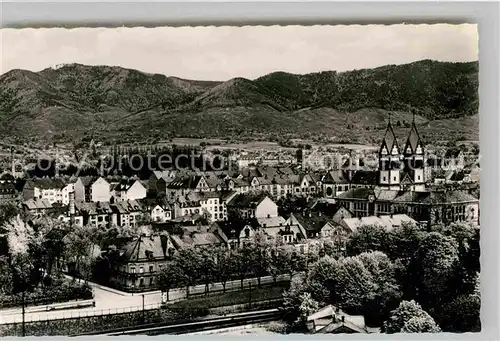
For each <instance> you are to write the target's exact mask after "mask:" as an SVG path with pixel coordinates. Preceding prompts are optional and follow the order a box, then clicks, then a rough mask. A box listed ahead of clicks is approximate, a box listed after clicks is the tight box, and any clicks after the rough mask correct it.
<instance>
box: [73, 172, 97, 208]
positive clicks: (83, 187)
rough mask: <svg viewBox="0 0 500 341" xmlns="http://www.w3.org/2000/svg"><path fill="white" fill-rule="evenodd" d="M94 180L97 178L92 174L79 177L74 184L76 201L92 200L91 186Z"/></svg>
mask: <svg viewBox="0 0 500 341" xmlns="http://www.w3.org/2000/svg"><path fill="white" fill-rule="evenodd" d="M94 181H95V178H94V177H92V176H85V177H78V179H77V180H76V181H75V184H74V186H73V189H74V191H75V201H76V202H90V201H91V186H92V184H93V183H94Z"/></svg>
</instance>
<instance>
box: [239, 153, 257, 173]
mask: <svg viewBox="0 0 500 341" xmlns="http://www.w3.org/2000/svg"><path fill="white" fill-rule="evenodd" d="M260 159H261V158H260V157H258V156H257V155H255V154H242V155H240V157H239V158H238V160H237V164H238V168H239V169H242V168H247V167H249V166H255V165H257V164H258V163H259V162H260Z"/></svg>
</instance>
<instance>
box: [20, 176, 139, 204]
mask: <svg viewBox="0 0 500 341" xmlns="http://www.w3.org/2000/svg"><path fill="white" fill-rule="evenodd" d="M70 192H74V193H75V200H76V201H77V202H120V201H127V200H137V199H143V198H146V194H147V185H146V184H145V182H142V181H140V180H138V179H108V180H107V179H105V178H103V177H78V178H76V179H65V178H37V179H29V180H27V181H26V183H25V185H24V188H23V190H22V197H23V199H24V200H30V199H44V200H47V201H48V202H50V203H51V204H54V203H60V204H63V205H69V193H70Z"/></svg>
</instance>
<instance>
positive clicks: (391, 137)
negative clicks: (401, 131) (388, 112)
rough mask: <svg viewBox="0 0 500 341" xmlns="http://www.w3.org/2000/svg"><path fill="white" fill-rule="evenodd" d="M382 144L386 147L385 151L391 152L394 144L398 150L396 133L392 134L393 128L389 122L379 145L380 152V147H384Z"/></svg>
mask: <svg viewBox="0 0 500 341" xmlns="http://www.w3.org/2000/svg"><path fill="white" fill-rule="evenodd" d="M384 146H385V147H386V148H387V151H388V153H389V154H391V152H392V149H393V148H394V146H396V148H397V149H398V151H399V145H398V141H397V138H396V135H395V134H394V130H393V129H392V124H391V122H389V124H388V125H387V130H386V131H385V135H384V138H383V140H382V145H381V147H380V151H381V152H382V149H383V148H384Z"/></svg>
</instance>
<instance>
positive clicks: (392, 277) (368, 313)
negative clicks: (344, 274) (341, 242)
mask: <svg viewBox="0 0 500 341" xmlns="http://www.w3.org/2000/svg"><path fill="white" fill-rule="evenodd" d="M357 258H358V259H360V260H361V262H363V264H364V266H365V268H366V269H367V270H368V271H369V272H370V273H371V275H372V281H373V284H374V287H373V294H370V295H368V299H367V302H366V304H365V305H364V307H363V314H364V315H365V320H366V323H367V325H380V324H381V323H382V322H383V321H384V320H385V319H387V317H388V316H389V314H390V312H391V310H393V309H395V308H396V307H397V305H398V303H399V302H400V300H401V296H402V293H401V290H400V287H399V285H398V283H397V279H396V268H397V267H396V265H395V264H393V263H392V262H391V261H390V259H389V257H387V255H386V254H384V253H382V252H380V251H375V252H370V253H362V254H360V255H359V256H358V257H357Z"/></svg>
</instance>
